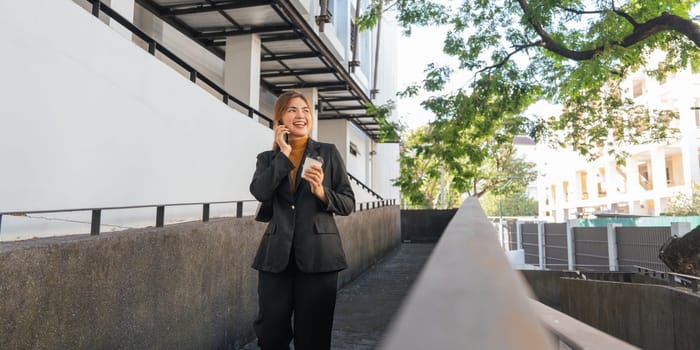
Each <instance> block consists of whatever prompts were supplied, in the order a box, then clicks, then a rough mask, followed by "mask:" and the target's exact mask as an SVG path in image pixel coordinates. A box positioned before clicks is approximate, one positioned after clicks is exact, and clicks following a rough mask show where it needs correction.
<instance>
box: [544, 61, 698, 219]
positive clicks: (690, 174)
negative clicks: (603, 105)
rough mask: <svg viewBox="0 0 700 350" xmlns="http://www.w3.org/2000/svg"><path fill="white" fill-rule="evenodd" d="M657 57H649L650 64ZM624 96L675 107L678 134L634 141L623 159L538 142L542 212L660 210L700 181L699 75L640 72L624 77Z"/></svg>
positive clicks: (549, 214) (568, 214)
mask: <svg viewBox="0 0 700 350" xmlns="http://www.w3.org/2000/svg"><path fill="white" fill-rule="evenodd" d="M658 62H659V60H658V59H655V57H652V58H651V59H650V60H649V63H648V66H649V67H650V68H649V69H654V68H655V67H656V66H657V65H658ZM625 85H626V86H627V87H628V89H627V92H626V93H627V94H628V96H627V97H630V98H633V99H634V101H635V103H637V104H639V105H642V106H647V108H649V109H650V110H654V109H656V110H674V111H676V112H678V114H679V116H680V119H679V120H675V121H673V122H672V124H671V126H672V127H674V128H678V129H679V130H680V135H679V136H680V138H679V139H678V140H677V141H673V142H671V143H669V144H649V145H638V146H632V147H629V148H628V149H627V152H628V153H629V154H630V156H629V157H627V159H626V161H625V164H623V165H617V164H616V162H615V160H614V159H613V158H612V157H608V156H604V157H602V158H600V159H599V160H597V161H596V162H593V163H589V162H587V161H585V160H584V159H583V158H582V157H580V156H578V155H577V154H575V153H574V152H572V151H571V150H552V149H549V148H547V147H545V146H542V145H538V156H539V160H538V170H539V175H540V176H539V177H538V187H539V190H538V192H539V203H540V216H543V217H549V218H551V219H553V220H555V221H559V222H560V221H563V220H566V219H569V218H576V217H577V216H584V215H590V214H592V213H622V214H632V215H660V214H661V213H663V212H664V211H665V209H666V205H667V203H668V200H669V199H670V198H672V197H674V196H675V195H676V194H677V193H679V192H681V193H686V194H690V192H691V186H692V184H693V183H699V182H700V165H699V164H700V163H699V159H698V149H699V147H700V75H697V74H692V73H691V72H690V71H683V72H679V73H677V74H675V75H674V76H672V77H668V79H666V81H664V82H661V83H659V82H658V81H656V80H655V79H654V78H651V77H648V76H647V75H646V74H645V73H644V72H639V73H637V74H635V75H633V76H632V77H630V78H629V79H628V81H626V83H625Z"/></svg>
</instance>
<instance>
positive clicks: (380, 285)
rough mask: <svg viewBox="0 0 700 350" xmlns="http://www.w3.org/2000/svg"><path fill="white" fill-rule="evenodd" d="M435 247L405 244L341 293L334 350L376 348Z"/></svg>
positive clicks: (251, 349)
mask: <svg viewBox="0 0 700 350" xmlns="http://www.w3.org/2000/svg"><path fill="white" fill-rule="evenodd" d="M434 246H435V245H434V244H418V243H408V244H402V245H401V246H400V247H399V248H398V249H396V250H395V251H393V252H392V253H390V254H389V255H388V256H387V257H385V258H384V259H382V260H381V261H380V262H378V263H377V264H376V265H374V266H373V267H371V268H370V269H369V270H367V271H366V272H365V273H363V274H362V275H361V276H360V277H358V278H357V279H355V280H354V281H352V282H351V283H350V284H348V285H347V286H345V287H344V288H343V289H341V290H340V291H339V292H338V302H337V305H336V309H335V321H334V324H333V346H332V348H333V350H371V349H374V348H375V346H376V345H377V343H378V342H379V341H380V340H381V337H382V334H383V333H384V331H385V330H386V328H387V326H388V325H389V323H390V321H391V319H392V317H393V316H394V314H395V313H396V311H397V310H398V308H399V306H400V305H401V302H402V301H403V299H404V297H405V296H406V294H407V293H408V291H409V289H410V287H411V285H412V284H413V281H414V280H415V278H416V277H417V276H418V273H419V272H420V270H421V268H422V267H423V264H424V263H425V262H426V260H427V259H428V257H429V256H430V253H431V252H432V250H433V247H434ZM254 349H256V346H255V342H251V343H249V344H247V345H246V346H245V347H243V349H241V350H254ZM292 349H293V347H292Z"/></svg>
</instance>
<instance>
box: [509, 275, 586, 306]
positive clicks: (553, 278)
mask: <svg viewBox="0 0 700 350" xmlns="http://www.w3.org/2000/svg"><path fill="white" fill-rule="evenodd" d="M520 273H521V274H522V275H523V277H524V278H525V280H527V283H528V285H529V286H530V289H531V290H532V293H533V294H534V295H535V297H537V300H539V301H540V302H541V303H543V304H545V305H547V306H550V307H552V308H555V309H557V310H561V298H560V290H561V287H560V283H559V281H560V279H561V278H562V277H573V276H575V275H576V273H575V272H567V271H543V270H520Z"/></svg>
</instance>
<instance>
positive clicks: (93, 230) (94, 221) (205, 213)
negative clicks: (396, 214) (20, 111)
mask: <svg viewBox="0 0 700 350" xmlns="http://www.w3.org/2000/svg"><path fill="white" fill-rule="evenodd" d="M252 202H257V201H256V200H253V199H249V200H239V201H220V202H195V203H172V204H146V205H129V206H119V207H99V208H73V209H53V210H32V211H6V212H0V232H2V217H3V216H6V215H10V216H24V217H26V216H27V215H29V214H50V213H70V212H79V211H89V212H91V213H92V216H91V220H90V234H91V235H99V234H100V226H101V225H102V212H103V211H106V210H123V209H142V208H156V214H155V215H156V218H155V226H156V227H163V226H164V225H165V208H166V207H176V206H195V205H201V206H202V221H203V222H207V221H209V219H210V210H211V205H212V204H233V203H235V204H236V215H235V217H236V218H241V217H243V203H252ZM395 204H396V199H383V200H380V201H372V202H361V203H356V204H355V208H354V211H364V210H370V209H376V208H382V207H386V206H391V205H395Z"/></svg>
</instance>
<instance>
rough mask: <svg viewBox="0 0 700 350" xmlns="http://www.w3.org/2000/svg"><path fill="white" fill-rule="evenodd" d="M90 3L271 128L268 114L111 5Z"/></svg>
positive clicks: (95, 0) (97, 0)
mask: <svg viewBox="0 0 700 350" xmlns="http://www.w3.org/2000/svg"><path fill="white" fill-rule="evenodd" d="M87 1H89V2H90V3H92V14H93V16H95V17H99V16H100V12H102V13H104V14H106V15H107V16H109V17H110V18H112V19H114V20H115V21H117V23H119V24H121V25H122V26H124V28H126V29H128V30H129V31H130V32H131V33H133V34H134V35H136V36H138V37H139V38H140V39H141V40H143V41H145V42H146V43H147V44H148V52H149V53H150V54H151V55H155V53H156V51H160V52H161V53H162V54H163V55H165V56H166V57H167V58H169V59H171V60H172V61H173V62H175V63H176V64H178V65H179V66H180V67H182V68H183V69H185V70H186V71H188V72H189V73H190V81H192V82H193V83H196V82H197V79H199V80H201V81H202V82H204V83H205V84H207V85H208V86H209V87H210V88H212V89H213V90H214V91H216V92H218V93H219V94H221V95H222V96H223V98H222V101H223V102H224V103H225V104H226V105H228V101H229V100H231V101H233V102H235V103H236V104H238V105H239V106H241V107H243V108H244V109H245V110H247V111H248V117H250V118H253V115H257V116H259V117H261V118H263V119H265V120H266V121H267V123H268V126H269V127H270V128H272V119H270V118H269V117H268V116H266V115H264V114H262V113H260V112H259V111H258V110H256V109H255V108H253V107H251V106H250V105H248V104H247V103H245V102H243V101H241V100H239V99H237V98H236V97H235V96H233V95H231V94H229V93H228V92H226V90H224V89H223V88H221V87H220V86H219V85H217V84H216V83H214V82H213V81H211V79H209V78H207V77H206V76H204V75H203V74H202V73H200V72H198V71H197V70H196V69H195V68H194V67H192V66H190V65H189V64H187V63H186V62H185V61H183V60H182V59H181V58H179V57H178V56H177V55H175V54H174V53H172V52H171V51H170V50H168V49H167V48H165V47H164V46H163V45H161V44H159V43H158V42H157V41H156V40H155V39H153V38H151V37H150V36H149V35H148V34H146V33H145V32H143V31H142V30H141V29H139V28H138V27H136V26H135V25H134V24H133V23H131V22H130V21H129V20H127V19H126V18H124V17H122V15H120V14H119V13H117V12H116V11H114V10H113V9H112V8H111V7H109V6H107V5H105V4H104V3H103V2H102V1H100V0H87Z"/></svg>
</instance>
